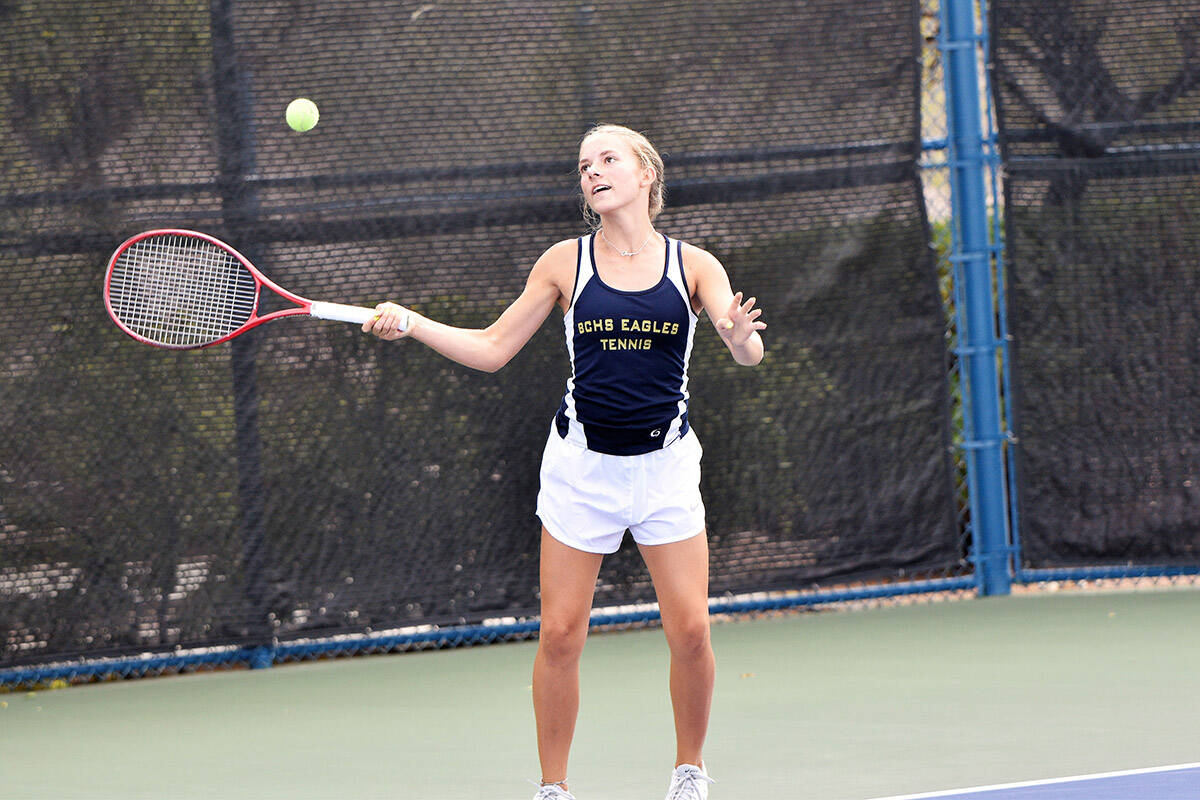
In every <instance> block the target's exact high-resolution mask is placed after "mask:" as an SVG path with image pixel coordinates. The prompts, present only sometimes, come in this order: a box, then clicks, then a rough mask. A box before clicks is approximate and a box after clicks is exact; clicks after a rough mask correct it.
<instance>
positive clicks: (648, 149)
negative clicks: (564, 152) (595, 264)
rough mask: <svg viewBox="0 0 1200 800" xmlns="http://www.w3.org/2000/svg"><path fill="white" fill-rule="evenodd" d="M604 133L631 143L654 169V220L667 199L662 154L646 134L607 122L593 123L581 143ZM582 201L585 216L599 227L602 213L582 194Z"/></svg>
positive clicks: (640, 156) (652, 191) (636, 151)
mask: <svg viewBox="0 0 1200 800" xmlns="http://www.w3.org/2000/svg"><path fill="white" fill-rule="evenodd" d="M602 133H607V134H612V135H614V136H620V137H621V138H622V139H624V140H625V141H627V142H628V143H629V146H630V148H631V149H632V150H633V154H634V156H636V157H637V160H638V162H639V163H641V165H642V166H643V167H646V168H647V169H652V170H654V183H652V184H651V185H650V207H649V211H650V221H651V222H653V221H654V220H655V218H657V217H658V215H659V214H661V213H662V210H663V203H664V201H665V199H666V182H665V181H664V180H663V160H662V156H660V155H659V154H658V150H656V149H655V148H654V145H653V144H651V143H650V140H649V139H647V138H646V136H645V135H644V134H641V133H638V132H637V131H635V130H633V129H632V128H626V127H625V126H624V125H613V124H611V123H607V122H602V123H600V124H598V125H593V126H592V127H591V128H590V129H589V130H588V132H587V133H585V134H584V135H583V137H582V138H581V139H580V140H579V144H580V145H581V146H582V145H583V143H584V142H586V141H587V140H588V139H589V138H590V137H592V136H595V135H597V134H602ZM580 203H581V205H582V208H583V218H584V219H585V220H587V223H588V224H589V225H591V226H592V227H593V228H599V227H600V215H599V214H597V213H596V212H595V211H593V210H592V207H591V206H589V205H588V203H587V198H586V197H584V196H583V195H582V194H581V195H580Z"/></svg>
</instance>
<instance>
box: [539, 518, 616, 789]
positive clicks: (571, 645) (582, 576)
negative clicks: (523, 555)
mask: <svg viewBox="0 0 1200 800" xmlns="http://www.w3.org/2000/svg"><path fill="white" fill-rule="evenodd" d="M602 560H603V556H601V555H599V554H597V553H587V552H584V551H582V550H576V549H575V548H573V547H568V546H567V545H565V544H563V543H562V542H560V541H558V540H557V539H555V538H554V537H553V536H551V535H550V534H549V533H547V532H546V529H545V528H542V557H541V594H542V624H541V633H540V634H539V638H538V650H537V657H536V658H535V659H534V662H533V713H534V716H535V717H536V718H537V741H538V757H539V759H540V760H541V763H542V780H544V781H551V782H557V781H562V780H565V779H566V777H567V757H568V755H569V754H570V751H571V739H572V738H573V737H574V735H575V719H576V717H577V716H578V715H579V657H580V656H581V655H582V654H583V645H584V643H585V641H586V640H587V632H588V618H589V616H590V614H591V610H592V595H593V593H594V592H595V589H596V576H597V575H598V574H599V573H600V562H601V561H602ZM563 788H566V787H565V786H564V787H563Z"/></svg>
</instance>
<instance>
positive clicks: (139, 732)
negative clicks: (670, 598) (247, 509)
mask: <svg viewBox="0 0 1200 800" xmlns="http://www.w3.org/2000/svg"><path fill="white" fill-rule="evenodd" d="M713 639H714V645H715V647H716V651H717V665H718V677H717V691H716V699H715V705H714V710H713V720H712V729H711V733H710V737H709V744H708V747H707V750H706V757H707V760H708V763H709V768H710V771H711V773H712V775H713V777H715V778H716V779H717V781H718V783H717V784H716V785H715V786H713V787H712V793H711V795H710V797H711V800H748V799H749V798H757V797H772V798H774V797H778V798H789V799H790V798H795V799H796V800H806V799H807V798H813V800H817V799H819V800H863V799H864V798H871V797H881V796H885V795H899V794H907V793H916V792H930V791H936V790H942V789H951V788H955V787H963V786H978V785H984V784H995V783H1003V782H1010V781H1023V780H1031V779H1037V778H1050V777H1057V776H1066V775H1079V774H1086V773H1095V772H1104V771H1114V770H1122V769H1134V768H1139V767H1150V766H1156V765H1165V764H1177V763H1184V762H1195V761H1196V760H1197V753H1198V752H1200V749H1198V748H1200V714H1198V713H1197V709H1200V589H1197V588H1186V589H1164V590H1159V591H1150V592H1141V593H1114V594H1084V593H1071V594H1065V593H1064V594H1038V595H1025V596H1014V597H1006V598H990V599H979V600H963V601H956V602H943V603H917V604H914V605H905V606H898V607H884V608H873V609H865V610H842V611H826V612H821V613H806V614H796V615H792V616H785V617H776V618H771V619H758V620H741V621H732V622H722V623H720V624H717V625H716V626H714V629H713ZM535 646H536V645H535V643H533V642H524V643H518V644H508V645H495V646H488V647H476V648H470V649H461V650H449V651H432V652H420V653H408V654H399V655H389V656H371V657H365V658H354V659H341V660H336V661H324V662H320V663H311V664H300V665H292V666H283V667H276V668H273V669H268V670H260V671H253V672H252V671H244V670H243V671H229V672H215V673H205V674H199V675H191V676H176V677H167V678H160V679H147V680H133V681H122V682H115V683H106V684H97V685H89V686H78V687H72V688H69V689H64V690H58V691H40V692H37V693H36V694H35V695H34V696H29V695H28V694H27V693H25V692H13V693H9V694H2V695H0V701H3V702H4V703H6V704H7V705H6V707H3V708H0V798H4V800H25V799H27V798H53V799H54V800H69V799H70V798H154V800H162V799H164V798H170V799H171V800H185V799H187V798H205V800H209V799H210V798H211V799H214V800H215V799H217V798H220V799H221V800H234V799H238V798H254V799H255V800H264V799H265V798H281V799H283V798H288V799H292V798H347V799H349V800H356V799H357V798H429V799H430V800H443V799H444V800H457V799H458V798H464V799H465V798H489V800H508V798H513V799H514V800H517V799H520V798H525V799H527V798H529V797H530V796H532V794H533V787H531V786H529V785H528V784H527V783H524V781H525V779H527V778H536V777H537V776H538V769H537V760H536V757H535V750H534V731H533V712H532V708H531V703H530V690H529V683H530V678H529V675H530V670H531V665H532V660H533V654H534V648H535ZM666 685H667V657H666V645H665V643H664V641H663V638H662V633H661V631H659V630H655V629H650V630H637V631H627V632H621V633H607V634H595V635H593V636H592V638H591V640H590V641H589V643H588V646H587V651H586V653H585V655H584V663H583V705H582V710H581V714H580V720H579V727H578V731H577V735H576V741H575V749H574V754H573V760H572V768H571V773H570V777H571V783H572V789H573V791H574V792H575V794H576V796H577V797H578V798H579V800H635V799H636V798H647V799H648V800H649V799H650V798H660V797H662V796H663V794H664V793H665V790H666V782H667V776H668V774H669V772H670V768H671V766H672V762H673V755H674V750H673V742H672V726H671V717H670V708H669V701H668V698H667V691H666Z"/></svg>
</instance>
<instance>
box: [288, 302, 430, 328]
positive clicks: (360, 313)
mask: <svg viewBox="0 0 1200 800" xmlns="http://www.w3.org/2000/svg"><path fill="white" fill-rule="evenodd" d="M308 313H309V314H311V315H312V316H314V317H316V318H317V319H334V320H337V321H338V322H353V323H356V324H358V325H362V324H363V323H364V322H369V321H370V320H373V319H375V317H376V316H378V314H377V313H376V311H375V309H373V308H363V307H362V306H347V305H342V304H341V303H322V302H319V301H314V302H313V304H312V306H311V307H310V308H309V310H308ZM400 330H402V331H406V330H408V316H407V315H405V317H404V319H403V320H402V321H401V323H400Z"/></svg>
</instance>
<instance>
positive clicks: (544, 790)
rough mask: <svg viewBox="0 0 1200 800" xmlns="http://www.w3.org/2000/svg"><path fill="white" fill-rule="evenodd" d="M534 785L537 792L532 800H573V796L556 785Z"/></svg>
mask: <svg viewBox="0 0 1200 800" xmlns="http://www.w3.org/2000/svg"><path fill="white" fill-rule="evenodd" d="M535 785H537V786H538V790H537V794H535V795H534V796H533V800H575V795H573V794H571V793H570V792H568V791H567V790H566V789H564V788H562V787H561V786H559V785H558V784H557V783H548V784H546V785H545V786H542V785H540V784H535Z"/></svg>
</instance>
